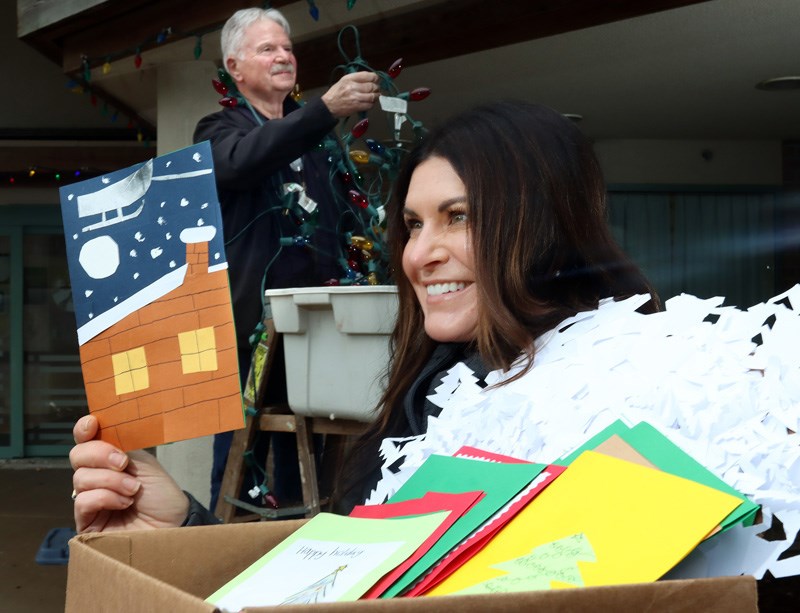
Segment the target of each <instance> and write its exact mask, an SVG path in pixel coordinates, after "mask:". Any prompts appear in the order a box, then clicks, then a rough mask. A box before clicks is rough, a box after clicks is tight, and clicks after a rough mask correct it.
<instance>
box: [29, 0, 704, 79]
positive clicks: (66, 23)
mask: <svg viewBox="0 0 800 613" xmlns="http://www.w3.org/2000/svg"><path fill="white" fill-rule="evenodd" d="M51 1H52V0H51ZM72 1H77V0H72ZM82 1H83V2H84V3H85V2H87V0H82ZM331 1H333V0H331ZM705 1H708V0H502V1H500V0H498V1H495V2H492V3H487V2H486V1H485V0H453V1H450V2H441V3H439V2H437V3H431V4H429V5H425V6H423V8H419V9H415V10H411V11H409V12H406V13H401V14H398V15H393V16H391V17H390V18H385V17H383V18H381V17H380V15H379V17H378V19H376V20H373V21H371V22H368V23H364V24H362V25H360V26H359V34H360V40H361V42H362V53H363V55H364V57H365V59H367V60H368V61H369V63H370V65H372V66H373V67H376V68H378V67H379V68H386V67H387V66H388V65H389V64H391V62H392V61H394V60H395V59H397V57H400V56H402V57H403V58H404V59H405V60H406V63H407V65H414V64H423V63H426V62H432V61H436V60H441V59H445V58H449V57H455V56H459V55H463V54H466V53H474V52H477V51H484V50H487V49H492V48H495V47H499V46H504V45H509V44H514V43H518V42H523V41H526V40H532V39H535V38H542V37H546V36H552V35H555V34H561V33H564V32H569V31H572V30H578V29H581V28H587V27H591V26H596V25H600V24H604V23H610V22H612V21H618V20H622V19H629V18H631V17H637V16H641V15H646V14H649V13H654V12H659V11H664V10H669V9H674V8H678V7H683V6H688V5H691V4H698V3H700V2H705ZM18 3H22V4H28V5H31V4H32V5H36V4H38V2H36V1H35V0H18ZM44 4H47V3H44ZM89 4H92V3H91V2H90V3H89ZM270 4H271V6H273V7H275V8H280V7H282V6H284V5H287V4H290V2H289V1H288V0H273V1H272V2H271V3H270ZM262 5H263V2H257V1H255V0H227V1H226V2H219V0H170V1H169V2H163V1H162V0H107V1H106V2H101V3H99V4H96V5H95V6H92V7H91V8H88V9H86V10H84V11H82V12H80V13H77V14H76V15H74V16H72V17H69V18H67V19H63V20H61V21H59V22H56V23H53V24H51V25H47V26H45V27H43V28H41V29H38V30H33V31H30V32H27V33H23V35H22V36H21V38H22V39H23V40H25V41H26V42H28V43H30V44H31V45H32V46H33V47H35V48H37V49H39V50H40V51H42V52H43V53H45V55H47V56H48V57H50V58H51V59H53V60H54V61H56V62H57V63H59V64H60V65H61V66H62V69H63V70H64V72H65V73H67V74H78V73H79V71H80V70H81V69H82V67H83V66H82V63H83V59H84V58H86V59H88V61H89V63H90V67H92V68H94V67H96V66H98V65H101V64H103V63H104V62H105V61H106V59H109V58H110V59H111V60H112V61H113V60H118V59H122V58H124V57H128V56H130V57H133V56H135V54H136V52H137V49H138V50H139V51H140V52H144V51H146V50H147V49H150V48H153V47H155V46H157V45H159V44H162V43H159V42H157V40H156V39H157V35H158V33H159V32H160V31H162V30H165V29H166V28H170V32H171V33H170V35H169V37H168V39H167V40H165V41H164V43H168V42H170V41H177V40H181V39H183V38H191V37H194V36H197V35H198V34H202V33H208V32H212V31H215V30H218V29H219V28H221V27H222V24H223V23H224V21H225V20H226V19H227V18H228V17H229V16H230V15H231V14H232V13H233V12H234V11H235V10H237V9H240V8H245V7H249V6H262ZM29 10H30V11H32V10H34V6H31V7H30V8H29ZM296 51H297V56H298V61H299V63H300V65H301V68H302V78H303V82H304V83H303V85H304V87H306V88H312V87H317V86H321V85H325V84H327V83H329V82H330V76H331V75H330V71H331V68H332V65H331V58H337V59H338V58H339V51H338V48H337V43H336V37H335V36H331V35H330V34H325V35H322V36H319V37H317V38H314V39H311V40H308V41H304V42H301V43H298V44H297V45H296Z"/></svg>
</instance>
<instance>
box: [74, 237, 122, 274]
mask: <svg viewBox="0 0 800 613" xmlns="http://www.w3.org/2000/svg"><path fill="white" fill-rule="evenodd" d="M78 261H79V262H80V264H81V266H82V267H83V270H85V271H86V274H87V275H89V276H90V277H91V278H92V279H105V278H107V277H110V276H111V275H113V274H114V273H115V272H117V268H119V247H118V246H117V243H116V241H115V240H114V239H113V238H111V237H110V236H98V237H97V238H93V239H92V240H90V241H88V242H87V243H86V244H84V246H83V247H81V252H80V254H79V255H78Z"/></svg>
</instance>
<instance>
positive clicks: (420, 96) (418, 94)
mask: <svg viewBox="0 0 800 613" xmlns="http://www.w3.org/2000/svg"><path fill="white" fill-rule="evenodd" d="M430 95H431V90H430V89H429V88H427V87H418V88H417V89H412V90H411V93H410V94H409V95H408V98H409V100H413V101H414V102H419V101H420V100H425V98H427V97H428V96H430Z"/></svg>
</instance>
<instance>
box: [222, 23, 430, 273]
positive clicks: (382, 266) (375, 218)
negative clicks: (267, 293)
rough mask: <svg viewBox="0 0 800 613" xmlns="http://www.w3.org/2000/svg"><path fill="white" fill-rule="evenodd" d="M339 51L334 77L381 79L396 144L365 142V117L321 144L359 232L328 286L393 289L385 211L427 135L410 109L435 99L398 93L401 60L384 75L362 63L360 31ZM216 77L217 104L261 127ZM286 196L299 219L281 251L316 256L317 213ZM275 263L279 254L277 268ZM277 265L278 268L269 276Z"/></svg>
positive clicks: (350, 30) (294, 193)
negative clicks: (302, 250)
mask: <svg viewBox="0 0 800 613" xmlns="http://www.w3.org/2000/svg"><path fill="white" fill-rule="evenodd" d="M347 34H352V37H353V47H354V54H353V55H352V56H350V55H349V54H348V53H347V52H346V51H345V49H344V37H345V36H346V35H347ZM338 47H339V52H340V53H341V55H342V57H343V59H344V62H343V63H342V64H340V65H339V66H337V67H336V68H335V69H334V73H336V72H344V73H352V72H356V71H370V72H373V73H375V74H376V75H377V76H378V84H379V89H380V97H379V100H380V108H381V110H383V111H384V112H385V113H386V115H387V118H388V120H389V128H390V132H391V134H392V138H391V139H389V141H387V142H384V143H381V142H379V141H378V140H376V139H373V138H369V137H367V136H366V134H367V131H368V129H369V118H368V117H367V116H366V114H364V113H361V114H359V116H358V118H357V120H356V121H355V123H354V124H353V125H352V126H350V125H349V123H350V120H351V118H345V119H343V120H342V121H340V123H339V126H338V128H337V130H336V132H338V135H337V134H334V135H331V136H327V137H325V138H324V139H323V140H322V142H320V144H319V147H320V148H321V149H324V150H325V152H326V153H327V155H328V163H329V165H330V169H331V170H330V176H329V178H328V179H329V182H330V184H331V187H332V190H331V191H332V193H333V194H334V196H335V197H336V198H337V199H339V203H340V204H341V205H344V206H343V207H342V208H343V209H345V210H347V211H348V212H349V214H348V217H347V220H348V221H351V222H353V224H354V225H356V226H357V227H358V230H357V231H349V232H345V233H344V235H343V251H342V253H341V254H338V255H336V256H335V257H336V259H337V260H338V262H339V264H340V267H341V271H342V274H341V277H340V278H339V279H332V280H330V281H329V282H328V284H329V285H379V284H383V283H387V282H388V281H389V277H390V275H389V270H388V266H389V261H388V253H387V250H386V249H385V229H386V226H385V215H384V205H385V204H386V203H387V201H388V199H389V197H390V193H391V185H392V182H393V181H394V179H395V178H396V176H397V173H398V172H399V169H400V165H401V164H402V161H403V158H404V157H405V155H406V154H407V153H408V151H409V148H408V145H409V144H413V142H414V141H415V140H419V139H421V138H422V137H423V136H424V134H425V132H426V130H425V127H424V126H423V124H422V122H420V121H417V120H415V119H414V118H413V117H412V116H411V115H410V114H409V112H408V103H409V102H417V101H421V100H424V99H425V98H427V97H428V96H429V95H430V89H428V88H427V87H418V88H416V89H413V90H410V91H403V92H401V91H399V89H398V88H397V86H396V83H395V79H396V78H397V77H398V76H399V75H400V73H401V72H402V70H403V60H402V58H400V59H397V60H395V61H394V62H393V63H392V65H391V66H389V68H388V69H387V70H386V71H385V72H384V71H380V70H376V69H374V68H372V67H371V66H370V65H369V64H368V63H367V62H366V61H365V60H364V58H363V57H362V56H361V44H360V39H359V34H358V30H357V28H356V27H355V26H352V25H349V26H346V27H345V28H343V29H342V30H341V31H340V32H339V37H338ZM217 74H218V79H213V80H212V86H213V87H214V90H215V91H216V92H217V93H218V94H219V95H220V96H221V98H220V100H219V104H220V105H221V106H224V107H234V106H246V107H248V108H250V110H251V112H253V113H254V116H256V118H257V119H258V117H257V115H255V111H253V109H252V107H250V104H249V103H248V101H247V100H246V99H245V98H244V97H243V96H242V95H241V93H240V92H239V91H238V89H237V88H236V84H235V82H234V81H233V79H232V78H231V76H230V75H229V74H228V73H227V71H225V70H224V69H223V68H220V69H219V70H218V73H217ZM292 97H293V98H294V99H295V101H296V102H298V103H299V104H303V100H302V94H301V93H300V92H299V88H297V87H296V88H295V91H294V92H293V93H292ZM405 125H408V126H410V129H411V132H412V135H413V139H411V140H409V139H405V138H403V128H404V126H405ZM341 183H344V185H345V187H346V188H347V191H346V196H343V195H342V193H341V190H340V189H339V187H338V185H340V184H341ZM284 187H285V188H286V186H284ZM285 192H286V193H285V194H284V196H283V212H284V214H286V215H289V216H291V218H292V219H294V221H295V223H296V226H297V232H296V234H294V235H292V236H283V237H281V239H280V244H281V248H283V247H306V248H312V241H311V238H312V235H313V234H314V233H315V232H316V231H317V225H318V216H319V214H318V211H316V210H307V208H306V207H304V205H303V204H304V203H303V200H302V197H303V196H302V191H300V190H291V189H285ZM340 224H341V225H342V226H344V225H345V223H344V220H340ZM326 255H328V256H332V255H334V254H326ZM277 256H278V254H276V255H275V258H273V261H275V259H277ZM271 264H272V262H270V264H269V265H268V266H267V270H269V267H270V266H271ZM265 277H266V272H265Z"/></svg>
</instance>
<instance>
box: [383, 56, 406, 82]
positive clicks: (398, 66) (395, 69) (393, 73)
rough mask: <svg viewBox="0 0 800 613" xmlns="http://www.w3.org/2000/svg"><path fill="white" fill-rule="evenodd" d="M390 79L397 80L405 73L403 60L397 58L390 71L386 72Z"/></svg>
mask: <svg viewBox="0 0 800 613" xmlns="http://www.w3.org/2000/svg"><path fill="white" fill-rule="evenodd" d="M386 72H387V73H388V75H389V76H390V77H392V78H393V79H396V78H397V75H399V74H400V73H401V72H403V58H401V57H399V58H397V59H396V60H395V61H394V62H393V63H392V65H391V66H389V70H387V71H386Z"/></svg>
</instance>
